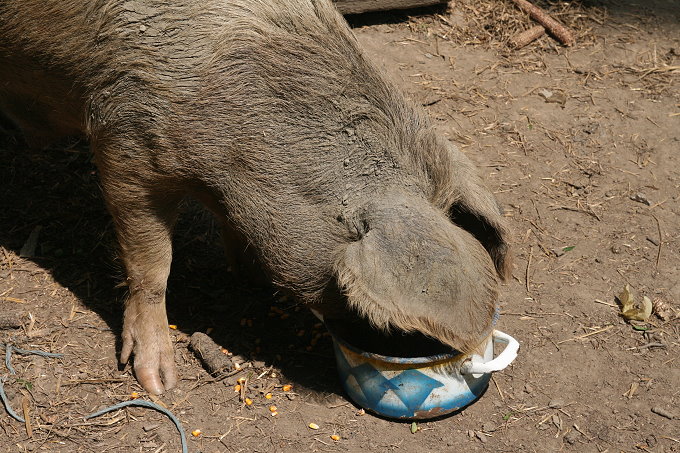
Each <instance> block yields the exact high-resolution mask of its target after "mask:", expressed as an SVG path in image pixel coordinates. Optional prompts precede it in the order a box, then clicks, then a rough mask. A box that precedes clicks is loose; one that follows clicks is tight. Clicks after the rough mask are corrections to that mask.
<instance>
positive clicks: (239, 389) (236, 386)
mask: <svg viewBox="0 0 680 453" xmlns="http://www.w3.org/2000/svg"><path fill="white" fill-rule="evenodd" d="M234 391H235V392H240V391H241V384H236V385H235V386H234Z"/></svg>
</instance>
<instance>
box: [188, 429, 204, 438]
mask: <svg viewBox="0 0 680 453" xmlns="http://www.w3.org/2000/svg"><path fill="white" fill-rule="evenodd" d="M201 434H202V431H201V430H200V429H195V430H193V431H191V435H192V436H194V437H198V436H200V435H201Z"/></svg>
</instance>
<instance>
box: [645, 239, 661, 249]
mask: <svg viewBox="0 0 680 453" xmlns="http://www.w3.org/2000/svg"><path fill="white" fill-rule="evenodd" d="M647 240H648V241H649V242H651V243H652V244H654V245H656V246H657V247H658V246H659V241H657V240H656V239H654V238H650V237H647Z"/></svg>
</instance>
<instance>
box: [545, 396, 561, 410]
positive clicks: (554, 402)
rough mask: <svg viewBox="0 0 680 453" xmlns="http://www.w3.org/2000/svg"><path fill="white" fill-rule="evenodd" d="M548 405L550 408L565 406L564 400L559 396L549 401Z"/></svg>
mask: <svg viewBox="0 0 680 453" xmlns="http://www.w3.org/2000/svg"><path fill="white" fill-rule="evenodd" d="M548 407H549V408H550V409H561V408H562V407H564V401H563V400H561V399H559V398H556V399H554V400H551V401H550V402H549V403H548Z"/></svg>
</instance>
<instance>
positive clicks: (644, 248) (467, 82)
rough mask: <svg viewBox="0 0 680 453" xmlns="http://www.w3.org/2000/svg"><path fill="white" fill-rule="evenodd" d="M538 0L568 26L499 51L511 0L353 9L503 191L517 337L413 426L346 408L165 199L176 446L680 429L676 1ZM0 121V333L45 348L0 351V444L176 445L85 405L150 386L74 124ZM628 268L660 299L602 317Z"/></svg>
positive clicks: (162, 422) (298, 337)
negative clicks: (32, 146) (22, 126)
mask: <svg viewBox="0 0 680 453" xmlns="http://www.w3.org/2000/svg"><path fill="white" fill-rule="evenodd" d="M542 5H543V6H545V7H546V8H547V9H549V10H550V11H551V12H552V13H553V14H554V15H555V16H556V17H558V18H560V19H561V20H562V21H563V22H564V23H566V24H567V25H569V26H570V27H572V28H573V30H574V31H575V33H576V37H577V44H576V45H575V46H573V47H572V48H564V47H561V46H559V45H557V44H556V42H555V41H554V40H552V38H550V37H543V38H541V39H540V40H539V41H537V42H534V43H533V44H530V45H529V46H527V47H525V48H523V49H521V50H510V49H509V48H508V46H507V41H508V39H509V38H510V37H511V36H513V35H514V34H515V33H516V32H518V31H521V30H524V29H526V28H528V27H529V26H530V25H532V24H531V20H530V19H529V18H528V17H526V16H525V15H523V14H522V13H520V12H518V11H517V10H516V9H515V8H514V6H513V5H512V3H511V2H510V1H509V0H496V1H491V0H481V1H474V0H460V1H454V2H452V3H451V5H450V9H448V10H447V9H446V8H433V9H425V10H419V11H409V12H407V13H403V14H402V13H399V14H395V13H391V14H384V13H383V14H374V15H365V16H362V17H354V18H351V22H352V25H353V27H354V28H355V31H356V34H357V36H358V39H359V41H360V42H361V44H362V45H363V46H364V47H365V48H366V50H367V52H368V54H369V55H370V56H371V57H372V58H374V59H375V60H376V61H377V63H378V64H379V65H381V66H383V67H384V68H385V70H386V71H387V72H388V73H389V74H391V75H392V76H393V77H394V78H395V79H396V81H397V83H399V84H400V85H401V86H402V87H403V89H404V90H405V91H406V92H407V93H408V94H409V96H410V97H411V98H412V99H413V100H414V101H415V102H417V103H420V104H422V105H423V106H424V108H425V109H426V110H427V111H428V113H429V114H430V115H431V117H432V118H434V119H435V120H436V122H437V124H438V125H439V127H440V128H441V131H442V132H443V133H445V134H447V135H448V136H449V137H450V139H451V140H452V141H454V142H456V143H458V144H459V146H460V147H461V148H462V149H463V150H464V151H465V152H466V153H467V154H468V155H469V156H470V157H471V158H472V159H473V160H474V161H475V162H476V163H477V164H478V165H479V168H480V171H481V173H482V174H483V176H484V178H485V179H486V181H487V182H488V184H489V186H490V187H491V188H492V189H493V191H494V192H495V193H496V194H497V197H498V199H499V201H500V203H501V205H502V206H503V207H504V210H505V215H506V216H507V217H508V220H509V221H510V223H511V225H512V228H513V230H514V233H515V237H514V247H515V248H514V254H515V256H516V258H515V267H514V272H513V277H512V279H511V280H510V281H509V282H508V283H507V284H506V285H504V287H503V289H502V296H501V307H502V312H503V315H502V318H501V321H500V326H501V329H502V330H504V331H506V332H508V333H510V334H511V335H513V336H515V337H516V338H517V339H518V340H519V341H520V343H521V350H520V355H519V357H518V359H517V360H516V362H515V363H514V364H513V365H512V366H511V367H509V368H508V369H506V370H505V371H503V372H500V373H497V374H496V375H495V376H494V380H493V381H492V383H491V385H490V387H489V389H488V391H487V392H486V394H485V395H484V396H483V397H482V398H481V399H480V400H479V401H478V402H476V403H475V404H473V405H472V406H470V407H468V408H466V409H465V410H463V411H462V412H460V413H458V414H455V415H453V416H449V417H445V418H443V419H440V420H435V421H428V422H420V423H418V424H417V428H418V429H417V431H416V432H415V433H412V425H411V424H410V423H400V422H394V421H389V420H385V419H381V418H378V417H375V416H372V415H370V414H362V413H361V412H360V411H359V409H358V408H357V407H355V406H354V405H353V404H351V403H349V402H348V401H347V400H346V399H345V397H344V395H343V393H342V390H341V388H340V386H339V383H338V379H337V375H336V371H335V363H334V359H333V356H332V349H331V342H330V339H329V338H328V336H327V335H325V334H324V330H323V328H321V326H319V325H318V324H317V321H316V320H315V318H314V317H313V316H311V315H310V314H309V313H308V312H307V310H306V309H301V307H299V306H297V305H296V304H295V302H294V301H290V300H286V299H285V298H283V297H281V296H280V295H278V294H277V293H276V291H275V290H274V289H272V288H270V287H266V286H265V287H259V286H255V285H252V284H247V283H245V282H243V281H236V280H235V279H234V278H232V277H231V274H230V273H229V272H228V271H227V268H226V263H225V260H224V259H223V255H222V252H221V250H220V247H219V245H218V243H219V240H218V237H217V235H216V233H215V227H214V222H213V220H212V219H211V218H210V216H209V215H208V214H206V213H205V212H204V211H202V210H201V209H200V208H198V207H196V206H194V205H191V204H187V206H186V209H185V213H184V216H183V217H182V220H181V222H180V224H179V228H178V233H177V236H176V240H175V260H174V263H173V271H172V275H171V277H170V282H169V294H168V301H169V302H168V310H169V318H170V323H171V324H173V325H176V326H177V328H176V329H174V330H172V335H173V337H174V339H175V341H176V345H175V346H176V360H177V363H178V364H179V366H180V376H181V381H180V382H179V385H178V387H177V389H176V390H173V391H171V392H167V393H166V394H164V395H162V396H161V397H160V398H158V399H157V400H159V401H160V402H161V403H163V404H165V405H166V406H167V407H168V408H169V409H170V410H171V411H172V412H173V413H174V414H175V415H177V417H178V418H179V419H180V420H181V422H182V424H183V426H184V430H185V431H186V432H187V435H188V437H189V451H191V452H199V451H200V452H204V453H209V452H210V453H212V452H273V451H282V452H289V451H290V452H293V451H298V452H299V451H310V452H311V451H323V452H332V451H360V450H361V451H376V452H377V451H380V452H382V451H402V452H411V451H419V452H425V451H432V452H434V451H437V452H440V451H441V452H444V451H450V452H458V451H494V452H556V451H573V452H600V453H601V452H607V451H608V452H612V453H614V452H617V453H618V452H638V451H644V452H655V453H662V452H679V451H680V354H679V351H680V325H679V324H680V323H679V322H678V318H677V311H678V308H680V256H679V254H678V253H679V251H680V229H679V228H678V225H679V224H680V190H679V189H680V4H679V3H678V2H677V0H665V1H664V0H650V1H647V2H640V3H639V4H634V3H632V2H630V1H628V0H619V1H605V2H602V1H584V2H559V3H548V4H546V3H542ZM0 131H3V132H2V134H1V135H0V162H2V165H1V166H0V181H1V183H0V315H1V316H0V317H5V318H8V319H9V318H11V317H12V316H13V315H18V316H19V320H20V321H21V324H22V325H21V327H19V328H16V329H12V328H11V326H5V327H4V328H3V329H0V342H1V343H8V342H11V343H13V344H16V345H17V346H19V347H23V348H25V349H39V350H43V351H49V352H61V353H63V354H64V357H63V358H59V359H54V358H44V357H38V356H22V355H17V354H15V355H13V357H12V364H13V366H14V368H15V369H16V375H12V376H10V375H9V373H8V372H7V370H6V369H5V368H4V367H3V368H2V371H0V376H2V377H5V378H6V381H5V388H6V391H7V394H8V396H9V399H10V401H11V404H12V407H13V408H14V409H15V410H16V411H17V412H19V413H20V414H22V415H27V417H26V418H27V420H29V423H27V424H24V423H19V422H17V421H14V420H13V419H11V418H10V417H9V416H8V415H6V413H5V412H4V411H0V412H1V413H0V429H1V430H2V433H0V451H3V452H5V451H6V452H24V451H55V452H71V453H75V452H92V451H96V452H99V453H104V452H120V451H124V452H156V453H160V452H175V451H179V436H178V435H177V431H176V429H175V427H174V426H173V425H172V423H171V422H170V421H169V420H168V419H167V418H166V417H165V416H163V415H161V414H160V413H157V412H154V411H152V410H149V409H144V408H129V409H123V410H120V411H114V412H111V413H109V414H107V415H104V416H102V417H99V418H95V419H91V420H84V418H83V416H84V415H86V414H89V413H91V412H93V411H95V410H97V409H100V408H102V407H105V406H110V405H112V404H114V403H117V402H120V401H125V400H129V399H131V398H133V394H134V392H137V393H138V396H139V397H140V398H141V399H147V400H150V399H151V397H150V396H149V395H146V394H145V393H144V392H143V391H142V390H141V389H140V387H139V386H138V385H137V384H136V382H135V380H134V378H133V377H132V375H131V372H130V370H129V368H127V369H124V370H119V369H118V368H117V365H116V364H117V360H116V353H117V350H119V348H120V343H119V340H118V338H119V334H120V328H121V323H120V319H121V305H122V300H123V298H124V291H123V289H121V288H117V287H116V285H117V284H118V283H119V282H120V271H119V267H118V265H117V263H116V260H115V245H114V239H113V233H112V227H111V222H110V219H109V217H108V215H107V213H106V211H105V209H104V206H103V203H102V200H101V195H100V189H99V187H98V184H97V175H96V170H95V168H94V166H93V165H92V162H91V160H90V159H91V158H90V155H89V153H88V151H87V148H86V146H85V144H83V143H80V142H71V143H69V144H68V145H62V146H59V147H54V148H53V149H50V150H47V151H43V152H35V151H29V150H27V149H26V146H25V144H24V143H23V141H22V139H21V138H20V137H18V136H17V135H16V132H15V131H13V130H11V129H10V128H9V126H8V125H6V124H4V125H3V126H2V129H0ZM31 235H33V238H34V239H37V240H35V241H33V243H34V245H35V249H34V251H33V253H31V250H30V249H31V247H30V246H31V241H30V240H29V238H30V237H31ZM24 247H25V248H24ZM22 248H23V249H24V250H23V253H22ZM21 255H24V256H23V257H22V256H21ZM30 255H32V256H30ZM626 284H628V285H630V286H631V288H633V289H634V290H635V291H636V292H637V294H638V295H639V296H638V297H640V298H641V297H642V296H643V295H646V296H648V297H649V298H650V299H651V300H652V301H653V302H654V303H655V304H656V306H657V307H658V308H660V309H663V307H664V305H665V306H666V309H667V313H666V316H665V319H661V318H660V317H659V316H657V315H652V317H651V318H650V320H649V321H648V322H646V323H642V324H637V325H633V324H631V323H627V322H626V321H625V320H623V319H622V317H621V316H620V315H619V312H620V310H619V307H618V306H617V302H616V300H615V296H616V295H617V294H618V293H619V292H620V291H621V290H622V289H623V287H624V286H625V285H626ZM662 314H663V313H662ZM9 320H10V321H11V319H9ZM10 324H11V323H10ZM196 331H200V332H206V331H208V332H209V333H210V336H211V337H212V338H213V339H214V340H215V341H216V342H217V343H218V344H219V345H221V346H223V347H225V348H227V349H228V350H229V352H230V353H231V354H233V355H232V356H231V357H232V359H233V360H234V361H236V362H238V363H240V364H241V365H242V369H241V371H240V372H238V373H236V374H233V375H230V376H228V377H222V378H218V379H216V378H214V377H211V376H210V375H209V374H208V373H207V372H206V371H205V370H204V369H203V367H202V365H201V364H200V362H199V361H198V360H197V359H196V357H195V356H194V354H193V353H192V352H191V350H190V349H189V348H188V337H189V336H190V335H191V334H192V333H194V332H196ZM239 378H245V379H247V383H246V384H244V386H243V387H244V388H243V391H242V392H235V391H234V386H235V385H236V384H237V380H238V379H239ZM286 384H292V389H291V390H288V391H284V388H283V386H284V385H286ZM286 389H287V388H286ZM267 393H271V394H272V398H271V399H266V398H265V397H264V395H265V394H267ZM245 398H248V399H249V400H251V401H252V404H251V405H247V404H246V403H245ZM242 400H243V401H242ZM272 405H275V406H276V411H277V415H276V416H272V415H271V413H270V409H269V407H270V406H272ZM310 423H316V424H317V425H318V426H319V429H317V430H312V429H310V428H309V427H308V425H309V424H310ZM196 429H200V430H201V432H202V433H201V434H200V435H199V436H192V435H191V434H190V432H191V431H193V430H196ZM331 435H338V436H340V438H339V440H334V439H332V438H331V437H330V436H331Z"/></svg>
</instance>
